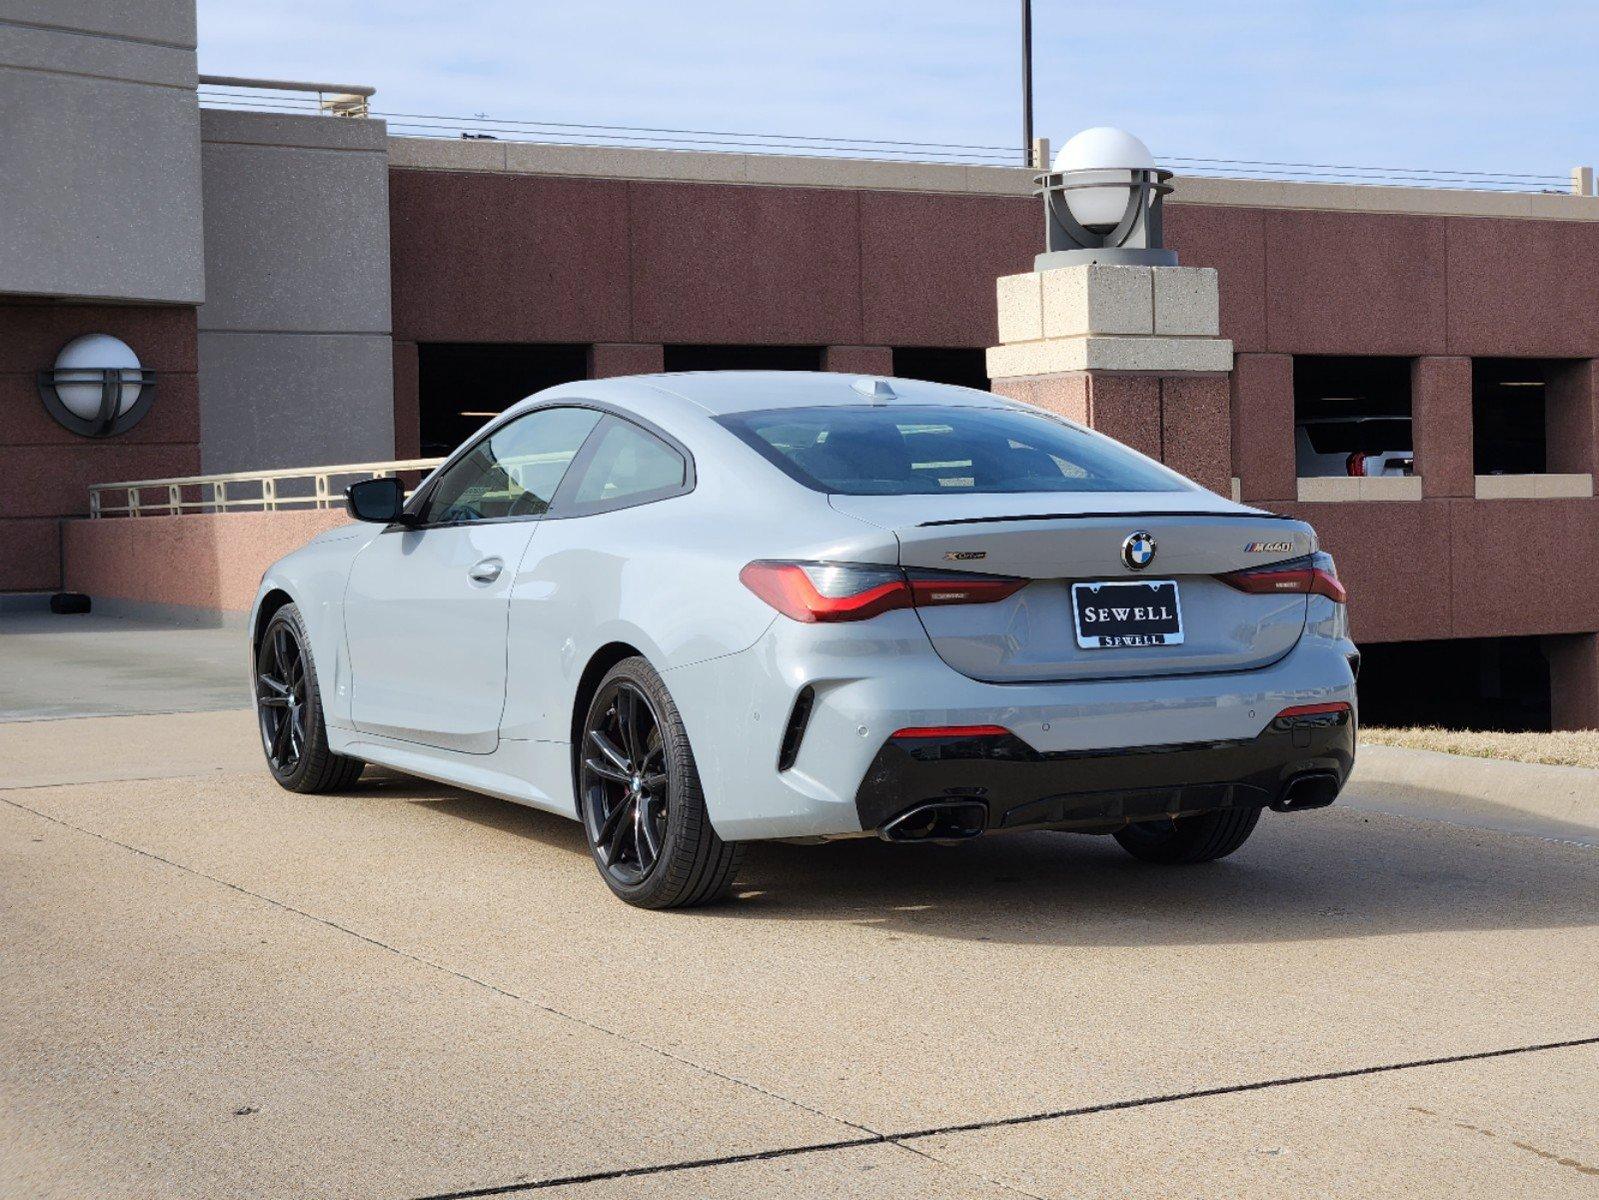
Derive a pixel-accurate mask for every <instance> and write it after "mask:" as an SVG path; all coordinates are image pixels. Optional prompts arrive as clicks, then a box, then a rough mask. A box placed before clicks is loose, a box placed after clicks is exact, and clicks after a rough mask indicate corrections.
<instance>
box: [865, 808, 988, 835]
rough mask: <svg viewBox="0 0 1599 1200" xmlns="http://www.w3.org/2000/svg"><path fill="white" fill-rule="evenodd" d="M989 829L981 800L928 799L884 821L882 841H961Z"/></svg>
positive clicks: (880, 832)
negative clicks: (924, 802)
mask: <svg viewBox="0 0 1599 1200" xmlns="http://www.w3.org/2000/svg"><path fill="white" fill-rule="evenodd" d="M987 828H988V805H986V804H984V803H983V802H982V801H981V800H929V801H928V802H927V803H926V804H918V805H917V806H916V807H915V808H912V809H909V810H908V811H906V812H902V813H900V814H899V816H897V817H894V818H893V819H891V820H888V821H885V822H883V825H882V828H880V829H879V830H878V831H877V836H878V837H880V838H882V839H883V840H884V841H885V842H964V841H966V840H967V839H969V838H974V837H977V836H978V835H979V834H980V833H982V832H983V830H985V829H987Z"/></svg>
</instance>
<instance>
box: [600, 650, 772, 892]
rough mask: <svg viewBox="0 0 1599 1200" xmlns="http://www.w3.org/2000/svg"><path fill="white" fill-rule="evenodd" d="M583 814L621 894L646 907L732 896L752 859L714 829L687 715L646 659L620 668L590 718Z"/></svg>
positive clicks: (606, 875)
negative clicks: (685, 723) (736, 880)
mask: <svg viewBox="0 0 1599 1200" xmlns="http://www.w3.org/2000/svg"><path fill="white" fill-rule="evenodd" d="M577 779H578V810H579V816H580V817H581V818H582V821H583V832H584V834H585V835H586V836H587V838H588V844H589V851H590V853H591V854H592V855H593V857H594V863H595V865H596V866H597V867H598V868H599V871H600V877H601V878H603V879H604V880H605V882H606V885H607V886H608V887H610V889H611V891H613V892H615V893H616V895H617V896H618V897H619V898H620V899H622V900H624V901H626V902H627V903H628V904H632V905H635V906H636V907H638V908H689V907H692V906H695V905H700V904H711V903H714V902H715V901H717V900H721V899H723V898H725V897H726V895H727V893H728V890H729V889H730V888H731V887H732V885H733V878H734V876H735V875H736V874H737V873H738V868H739V863H740V862H741V861H742V859H743V857H744V848H743V846H742V845H740V844H739V843H737V842H724V841H723V840H722V839H721V838H719V837H717V836H716V831H715V830H714V829H712V828H711V820H710V816H709V814H708V813H707V812H706V809H705V793H704V792H703V790H701V787H700V776H699V771H698V769H697V768H696V767H695V765H694V751H693V750H692V749H691V748H690V746H689V743H688V734H687V732H686V731H685V730H684V728H683V717H682V714H681V713H679V712H678V709H677V705H676V704H675V703H673V701H672V695H671V693H670V692H668V691H667V690H666V684H665V683H664V682H662V680H661V677H660V675H659V674H657V673H656V670H655V668H654V667H652V666H650V664H649V663H648V662H647V661H645V660H644V659H643V658H629V659H624V660H623V661H622V662H620V663H617V665H616V666H614V667H612V668H611V669H610V671H608V672H607V673H606V675H605V678H603V679H602V680H600V685H599V687H598V688H596V689H595V691H594V698H593V700H592V701H590V703H589V707H588V712H587V713H585V714H584V717H583V724H582V726H581V734H580V739H579V745H578V754H577Z"/></svg>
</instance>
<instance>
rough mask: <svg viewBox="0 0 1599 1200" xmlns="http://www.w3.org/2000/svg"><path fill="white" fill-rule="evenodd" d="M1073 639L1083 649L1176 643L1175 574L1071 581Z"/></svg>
mask: <svg viewBox="0 0 1599 1200" xmlns="http://www.w3.org/2000/svg"><path fill="white" fill-rule="evenodd" d="M1072 610H1073V613H1074V614H1075V619H1076V622H1077V644H1078V645H1079V646H1081V647H1082V648H1083V649H1085V650H1109V649H1112V648H1114V647H1118V646H1180V645H1182V641H1183V610H1182V606H1181V605H1180V604H1179V603H1178V600H1177V582H1176V580H1173V579H1140V580H1137V581H1126V582H1124V581H1117V582H1114V583H1074V584H1072Z"/></svg>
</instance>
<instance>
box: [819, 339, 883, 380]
mask: <svg viewBox="0 0 1599 1200" xmlns="http://www.w3.org/2000/svg"><path fill="white" fill-rule="evenodd" d="M822 370H824V371H842V372H843V373H844V374H846V375H892V374H893V373H894V352H893V351H892V350H891V349H889V348H888V347H887V346H829V347H828V348H827V349H826V350H825V351H823V353H822Z"/></svg>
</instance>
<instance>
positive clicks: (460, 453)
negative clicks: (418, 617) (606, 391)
mask: <svg viewBox="0 0 1599 1200" xmlns="http://www.w3.org/2000/svg"><path fill="white" fill-rule="evenodd" d="M551 408H581V409H586V410H588V411H590V412H596V413H599V414H600V419H599V420H598V421H596V422H595V423H594V427H593V428H592V429H590V430H589V431H588V435H587V436H586V437H585V438H584V439H583V441H582V443H581V444H579V446H578V448H577V452H576V453H575V454H573V455H572V461H571V462H569V463H568V464H567V466H566V472H565V473H564V474H563V475H562V476H561V482H560V483H558V484H556V486H555V491H554V492H553V493H552V494H551V495H550V502H549V505H548V506H547V507H546V508H545V510H544V511H543V512H541V513H524V514H520V515H517V516H505V517H484V518H482V519H481V520H478V521H430V522H425V523H424V522H417V523H416V524H407V523H404V522H400V521H396V522H394V523H393V524H391V525H388V526H386V527H385V528H384V530H383V532H384V533H392V532H396V531H398V532H421V531H422V530H426V529H458V528H465V527H468V526H474V527H475V526H481V525H506V524H509V523H511V522H513V521H545V520H562V519H564V518H566V517H569V516H588V515H590V513H589V511H588V510H587V509H585V511H583V512H580V513H577V512H569V511H564V509H563V506H562V499H563V496H564V494H565V493H566V492H567V491H568V484H567V481H568V480H569V479H571V478H573V474H572V472H573V469H574V468H576V467H577V466H578V465H579V464H584V465H586V464H587V463H588V461H589V459H590V458H592V457H593V454H594V451H593V449H592V448H591V445H592V444H594V443H595V436H594V435H595V434H596V433H598V432H599V431H600V430H601V429H603V428H604V427H605V424H606V418H607V417H614V418H616V419H617V420H620V421H626V422H628V423H629V424H631V425H637V426H638V427H639V428H640V429H642V430H644V431H645V432H646V433H649V434H652V435H654V436H655V437H657V438H659V439H660V440H661V441H663V442H665V443H666V444H667V445H668V446H670V447H671V448H672V449H673V450H676V451H677V452H678V453H679V454H680V455H682V456H683V464H684V472H683V486H682V487H680V488H678V489H676V490H674V491H673V492H672V493H671V495H669V496H655V495H653V494H652V496H651V498H650V499H647V500H642V501H635V502H619V503H617V504H615V505H614V507H616V508H633V507H635V506H636V504H639V503H644V504H654V503H655V502H656V501H657V500H667V499H671V497H672V496H681V495H686V494H687V493H689V492H692V491H693V490H694V485H695V483H696V481H697V478H698V477H697V475H696V473H695V466H694V455H693V454H692V453H690V451H689V449H688V447H687V446H685V445H684V444H683V443H682V442H680V441H678V439H677V438H675V437H673V436H672V435H671V434H669V433H667V432H666V431H665V430H664V429H661V428H660V427H659V426H657V425H656V424H655V423H654V422H653V421H649V420H646V419H645V418H643V417H640V416H638V415H637V414H635V413H630V412H627V411H626V410H624V409H621V408H618V407H617V406H616V405H614V404H609V403H607V402H605V401H603V400H590V399H587V398H580V397H577V396H572V397H565V396H560V397H556V396H552V397H551V398H550V399H549V400H547V401H545V402H544V403H542V404H535V405H534V406H533V407H532V408H524V409H521V410H518V411H515V412H514V413H512V412H511V411H509V410H508V411H507V412H506V413H505V414H503V415H502V416H501V417H500V418H499V419H498V420H495V421H491V422H490V423H489V424H488V425H486V426H485V427H484V428H483V429H481V430H479V431H478V435H477V436H476V437H474V438H471V439H470V440H468V441H465V442H462V443H461V444H460V445H459V446H457V447H456V448H455V450H454V451H453V452H452V453H451V454H450V455H449V456H448V457H447V458H445V460H444V461H443V462H441V463H440V464H439V465H438V466H436V467H434V468H433V470H432V472H431V473H430V474H429V475H428V477H427V478H426V479H425V480H424V481H423V482H422V484H421V485H420V486H419V487H418V488H417V489H416V491H415V492H413V493H412V494H411V498H410V499H409V500H407V501H406V502H405V508H404V509H403V510H402V511H403V512H404V513H406V514H408V515H410V514H415V513H420V512H422V511H424V509H425V508H426V506H427V503H428V500H429V499H430V498H431V497H432V495H433V490H434V489H435V488H436V487H438V483H439V480H440V479H442V478H443V477H444V473H445V472H446V471H448V470H449V469H450V468H451V467H453V466H454V465H455V464H456V463H457V462H458V461H459V460H460V459H462V458H464V457H466V456H467V455H468V454H471V453H472V451H474V450H476V449H477V448H478V447H479V446H480V445H482V444H483V443H484V442H485V441H487V440H488V439H489V438H491V437H493V436H494V435H495V434H496V433H498V432H499V431H500V430H502V429H504V428H505V427H506V426H507V425H509V424H511V423H512V422H513V421H519V420H521V419H522V418H523V417H530V416H532V415H533V414H534V413H539V412H544V411H545V410H546V409H551ZM601 511H610V509H609V508H607V509H604V510H601Z"/></svg>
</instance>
